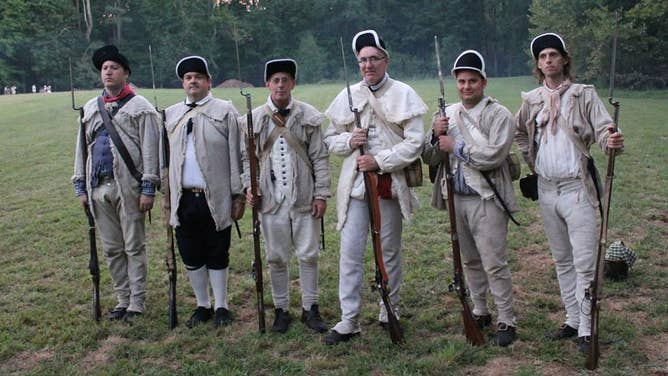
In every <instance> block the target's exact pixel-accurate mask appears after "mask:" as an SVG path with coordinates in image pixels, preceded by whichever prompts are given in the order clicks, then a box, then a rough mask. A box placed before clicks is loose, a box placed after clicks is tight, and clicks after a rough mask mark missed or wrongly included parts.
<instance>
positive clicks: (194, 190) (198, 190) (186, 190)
mask: <svg viewBox="0 0 668 376" xmlns="http://www.w3.org/2000/svg"><path fill="white" fill-rule="evenodd" d="M181 191H182V192H183V193H204V189H203V188H183V189H182V190H181Z"/></svg>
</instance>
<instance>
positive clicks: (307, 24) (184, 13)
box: [0, 0, 668, 92]
mask: <svg viewBox="0 0 668 376" xmlns="http://www.w3.org/2000/svg"><path fill="white" fill-rule="evenodd" d="M616 12H617V13H616ZM616 14H618V16H617V17H618V18H616ZM667 16H668V0H639V1H627V0H497V1H491V0H448V1H433V0H414V1H402V0H357V1H352V0H330V1H325V0H323V1H312V0H113V1H96V0H39V1H35V0H33V1H31V0H4V1H3V2H2V3H1V4H0V85H10V84H15V85H16V86H17V87H18V89H19V91H20V92H27V91H28V90H29V88H30V87H31V86H32V85H33V84H37V85H38V86H40V85H42V84H50V85H52V86H53V87H54V90H66V89H68V88H69V72H68V61H69V59H71V60H72V64H73V70H74V72H75V74H74V84H75V86H76V87H79V88H93V87H99V86H100V84H99V77H98V73H97V72H96V71H95V70H94V68H93V66H92V64H91V62H90V57H91V55H92V53H93V51H94V50H95V49H97V48H99V47H101V46H103V45H105V44H109V43H113V44H116V45H118V46H119V48H120V49H121V51H122V52H123V53H124V54H125V55H126V56H127V57H128V58H129V60H130V62H131V68H132V76H131V81H132V82H133V83H134V84H136V85H138V86H144V87H146V86H150V85H151V83H152V82H151V71H150V64H149V54H148V46H149V45H151V47H152V51H153V62H154V67H155V79H156V86H158V87H178V86H179V81H178V79H177V78H176V76H175V74H174V65H175V64H176V62H177V61H178V59H180V58H181V57H183V56H186V55H189V54H198V55H202V56H204V57H206V58H207V59H208V61H209V63H210V68H211V70H212V74H213V76H214V83H215V84H218V83H220V82H222V81H223V80H226V79H231V78H238V76H239V75H240V76H241V79H242V80H243V81H247V82H250V83H252V84H254V85H262V84H263V82H262V80H263V78H262V74H263V69H264V65H263V64H264V62H265V61H266V60H269V59H272V58H277V57H292V58H295V59H296V60H297V61H298V63H299V82H301V83H317V82H323V81H329V80H337V79H340V78H341V77H342V68H341V57H340V48H339V45H338V41H339V37H342V38H343V40H344V45H345V47H346V48H347V50H346V54H347V55H348V58H350V59H352V54H351V52H350V48H349V45H350V41H351V39H352V36H353V35H354V34H355V33H356V32H358V31H360V30H364V29H369V28H373V29H376V30H377V31H378V32H379V33H380V35H381V37H383V38H384V39H385V42H386V44H387V47H388V49H389V51H390V54H391V66H390V73H391V74H392V75H395V76H397V77H401V78H403V79H410V78H424V77H433V76H434V74H435V73H434V70H435V63H434V47H433V36H434V35H437V36H438V37H439V39H440V40H441V49H442V51H441V58H442V60H443V62H444V64H445V65H446V66H449V65H450V64H451V62H452V61H453V60H454V59H455V57H456V56H457V55H458V54H459V53H460V52H461V51H463V50H465V49H476V50H478V51H480V52H481V53H482V54H483V56H484V57H485V60H486V63H487V73H488V75H489V76H492V77H494V76H517V75H526V74H529V72H530V71H531V66H532V60H531V56H530V53H529V51H528V46H529V42H530V41H531V38H532V37H533V36H535V35H537V34H538V33H541V32H544V31H554V32H557V33H559V34H561V35H562V36H563V37H564V38H565V39H566V43H567V47H568V48H569V52H570V53H571V54H572V55H573V57H574V59H575V62H576V64H575V72H576V76H577V79H578V80H581V81H586V82H592V83H596V84H602V83H604V82H607V78H608V74H609V73H608V72H609V64H610V51H611V39H612V38H611V36H612V34H613V31H614V28H615V23H616V22H615V20H616V19H618V22H617V23H618V26H617V27H618V30H619V42H618V43H619V47H618V60H617V72H618V73H617V76H616V79H617V85H618V86H621V87H627V88H633V89H647V88H665V87H666V86H667V85H668V69H667V68H668V54H667V52H666V51H668V30H667V29H666V28H665V23H664V20H665V19H666V17H667ZM235 44H237V45H238V48H239V57H240V64H239V68H240V69H239V72H238V69H237V61H236V54H235ZM239 73H240V74H239Z"/></svg>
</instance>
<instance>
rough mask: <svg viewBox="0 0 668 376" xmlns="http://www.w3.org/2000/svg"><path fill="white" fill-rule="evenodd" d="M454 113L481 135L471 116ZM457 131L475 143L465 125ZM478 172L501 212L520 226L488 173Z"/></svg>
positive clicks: (458, 112)
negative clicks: (499, 206)
mask: <svg viewBox="0 0 668 376" xmlns="http://www.w3.org/2000/svg"><path fill="white" fill-rule="evenodd" d="M456 113H457V114H459V115H460V118H465V119H466V121H468V122H469V123H471V125H473V126H474V127H475V128H476V129H478V130H479V131H480V133H483V132H482V130H481V129H480V125H479V124H478V123H477V122H476V121H475V120H473V118H472V117H471V115H469V114H468V113H467V112H465V111H457V112H456ZM459 129H460V130H461V132H462V136H463V137H464V138H465V139H466V142H468V143H475V141H474V140H473V136H471V133H469V130H468V128H467V126H466V124H462V125H461V127H459ZM479 172H480V175H482V177H483V178H484V179H485V181H486V182H487V185H489V187H490V188H491V189H492V191H493V192H494V195H495V196H496V198H497V199H498V200H499V203H500V204H501V207H503V210H504V211H505V212H506V214H508V217H509V218H510V220H511V221H513V223H514V224H516V225H517V226H521V224H520V223H519V222H518V221H517V220H516V219H515V217H513V214H512V213H511V212H510V209H508V206H507V205H506V202H505V201H503V198H502V197H501V194H499V191H498V190H497V189H496V185H494V183H493V182H492V179H490V178H489V176H488V174H487V173H488V171H479Z"/></svg>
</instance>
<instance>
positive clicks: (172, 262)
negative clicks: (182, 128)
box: [148, 44, 179, 329]
mask: <svg viewBox="0 0 668 376" xmlns="http://www.w3.org/2000/svg"><path fill="white" fill-rule="evenodd" d="M148 58H149V62H150V66H151V82H152V85H153V104H154V106H155V110H156V111H158V113H159V114H160V119H161V121H162V127H160V128H161V129H160V133H161V135H160V136H161V138H162V145H163V146H162V156H161V158H162V170H161V175H162V176H161V179H160V180H161V181H160V185H161V187H162V196H163V200H164V201H165V204H164V205H163V208H162V210H163V212H162V215H163V220H164V223H165V235H166V236H167V242H166V245H167V254H166V256H165V266H166V269H167V278H168V280H169V291H168V295H167V296H168V302H169V303H168V306H167V322H168V325H169V329H174V328H176V326H177V325H178V324H179V319H178V312H177V309H176V308H177V307H176V303H177V302H176V281H177V270H176V254H175V251H174V229H173V228H172V225H170V224H169V218H170V217H171V201H170V190H169V137H168V135H167V128H166V123H165V116H166V115H165V110H160V109H159V108H158V96H157V94H156V90H155V71H154V69H153V50H152V49H151V45H150V44H149V45H148ZM149 215H150V212H149ZM149 222H150V216H149Z"/></svg>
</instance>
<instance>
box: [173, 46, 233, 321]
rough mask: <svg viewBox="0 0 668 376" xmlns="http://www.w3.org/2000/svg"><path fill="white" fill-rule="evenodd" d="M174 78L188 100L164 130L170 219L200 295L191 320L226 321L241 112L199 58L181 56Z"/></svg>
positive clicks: (229, 318)
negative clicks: (214, 91) (220, 94)
mask: <svg viewBox="0 0 668 376" xmlns="http://www.w3.org/2000/svg"><path fill="white" fill-rule="evenodd" d="M176 75H177V76H178V77H179V79H180V80H181V83H182V85H183V90H185V93H186V98H185V99H184V100H183V101H182V102H179V103H177V104H175V105H172V106H170V107H168V108H167V109H166V110H165V129H166V133H167V137H168V139H169V190H170V197H169V205H170V207H171V209H172V210H171V218H170V224H171V225H172V226H173V227H174V229H175V234H176V242H177V244H178V247H179V253H180V254H181V259H182V260H183V263H184V264H185V266H186V270H187V272H188V278H189V279H190V285H191V286H192V288H193V291H194V292H195V299H196V300H197V307H196V308H195V310H194V311H193V313H192V315H191V316H190V318H189V319H188V321H187V322H186V325H187V326H188V327H189V328H192V327H194V326H197V325H199V324H202V323H204V322H207V321H209V320H211V318H213V324H214V326H215V327H218V326H221V325H225V326H226V325H230V324H231V323H232V319H233V318H232V314H231V313H230V311H229V307H228V301H227V279H228V265H229V249H230V240H231V239H230V237H231V228H232V222H233V221H234V220H237V219H239V218H241V215H242V214H243V209H244V197H243V193H242V190H241V154H240V152H239V143H240V139H239V131H238V129H239V128H238V125H237V117H238V115H239V113H238V112H237V110H236V109H235V108H234V106H233V105H232V103H231V102H228V101H224V100H220V99H217V98H214V97H213V96H212V95H211V92H210V89H211V74H210V73H209V67H208V64H207V62H206V60H205V59H204V58H202V57H201V56H188V57H184V58H183V59H181V60H180V61H179V62H178V63H177V64H176ZM163 141H164V140H163ZM209 285H211V289H212V290H213V297H214V306H213V308H212V307H211V302H210V298H209Z"/></svg>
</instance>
